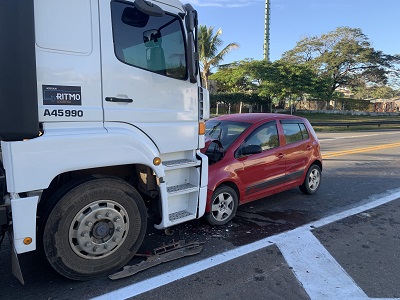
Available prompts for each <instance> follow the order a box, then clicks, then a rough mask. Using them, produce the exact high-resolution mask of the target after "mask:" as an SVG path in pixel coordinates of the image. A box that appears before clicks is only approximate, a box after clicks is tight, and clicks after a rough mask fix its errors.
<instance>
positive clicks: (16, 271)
mask: <svg viewBox="0 0 400 300" xmlns="http://www.w3.org/2000/svg"><path fill="white" fill-rule="evenodd" d="M9 238H10V241H12V234H11V233H9ZM11 249H12V250H11V268H12V269H11V270H12V273H13V275H14V276H15V277H16V278H17V279H18V280H19V282H21V283H22V284H25V281H24V277H23V276H22V271H21V266H20V265H19V260H18V254H17V250H16V249H15V246H14V243H13V242H11Z"/></svg>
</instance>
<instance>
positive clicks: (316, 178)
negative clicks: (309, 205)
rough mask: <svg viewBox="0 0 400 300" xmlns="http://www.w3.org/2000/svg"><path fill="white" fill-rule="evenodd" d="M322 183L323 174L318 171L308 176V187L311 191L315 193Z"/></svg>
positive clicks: (314, 170)
mask: <svg viewBox="0 0 400 300" xmlns="http://www.w3.org/2000/svg"><path fill="white" fill-rule="evenodd" d="M320 181H321V174H320V172H319V171H318V170H317V169H313V170H312V171H311V172H310V175H309V176H308V187H309V188H310V190H311V191H315V190H316V189H317V188H318V186H319V183H320Z"/></svg>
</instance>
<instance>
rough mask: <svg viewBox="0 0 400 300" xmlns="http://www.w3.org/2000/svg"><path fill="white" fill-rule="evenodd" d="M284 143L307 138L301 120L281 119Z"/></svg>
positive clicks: (305, 129) (306, 132) (307, 135)
mask: <svg viewBox="0 0 400 300" xmlns="http://www.w3.org/2000/svg"><path fill="white" fill-rule="evenodd" d="M281 124H282V128H283V133H284V135H285V139H286V144H292V143H296V142H299V141H302V140H307V139H309V134H308V131H307V128H306V126H305V125H304V123H303V122H302V121H293V120H290V121H281Z"/></svg>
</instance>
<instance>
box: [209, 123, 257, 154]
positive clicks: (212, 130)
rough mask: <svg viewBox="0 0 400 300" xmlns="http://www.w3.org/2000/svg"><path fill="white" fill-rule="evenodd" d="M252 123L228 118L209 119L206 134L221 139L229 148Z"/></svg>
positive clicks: (223, 145) (224, 145)
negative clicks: (228, 119)
mask: <svg viewBox="0 0 400 300" xmlns="http://www.w3.org/2000/svg"><path fill="white" fill-rule="evenodd" d="M250 125H251V124H250V123H244V122H234V121H227V120H209V121H207V122H206V136H207V137H209V138H211V139H214V140H219V141H220V142H221V144H222V147H223V148H224V149H227V148H228V147H229V146H230V145H231V144H232V143H233V142H234V141H235V140H236V139H237V138H238V137H239V136H240V135H241V134H242V133H243V131H245V130H246V129H247V128H248V127H249V126H250Z"/></svg>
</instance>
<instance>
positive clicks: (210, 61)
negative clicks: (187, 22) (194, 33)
mask: <svg viewBox="0 0 400 300" xmlns="http://www.w3.org/2000/svg"><path fill="white" fill-rule="evenodd" d="M221 34H222V30H221V29H218V30H217V32H216V33H215V34H214V27H207V26H205V25H200V26H199V32H198V43H199V58H200V67H201V75H202V78H203V80H204V84H205V87H206V88H208V78H209V76H210V74H211V72H210V71H211V68H212V67H216V66H218V65H219V63H220V62H221V61H222V60H223V58H224V56H225V55H226V54H227V53H229V52H230V51H231V50H233V49H237V48H239V45H238V44H237V43H229V44H228V45H227V46H225V47H224V48H223V49H222V50H220V51H219V50H218V48H219V47H220V46H222V40H221V38H220V35H221Z"/></svg>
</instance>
